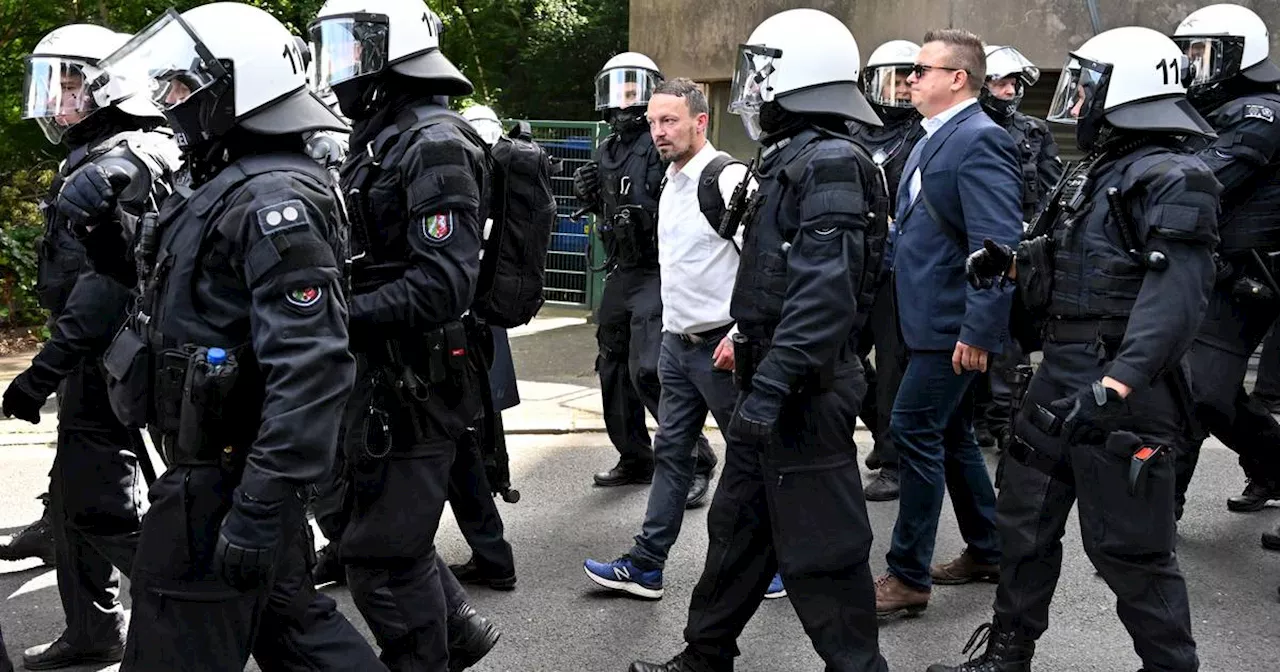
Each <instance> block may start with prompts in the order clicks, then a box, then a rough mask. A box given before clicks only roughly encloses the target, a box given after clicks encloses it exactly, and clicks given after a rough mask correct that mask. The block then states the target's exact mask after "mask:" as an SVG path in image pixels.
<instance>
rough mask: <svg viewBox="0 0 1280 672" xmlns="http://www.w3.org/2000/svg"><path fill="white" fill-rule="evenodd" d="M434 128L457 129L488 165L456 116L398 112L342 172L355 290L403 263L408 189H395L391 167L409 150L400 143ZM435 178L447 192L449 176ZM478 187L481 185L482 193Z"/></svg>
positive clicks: (430, 108) (484, 204) (399, 271)
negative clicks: (450, 126) (445, 126)
mask: <svg viewBox="0 0 1280 672" xmlns="http://www.w3.org/2000/svg"><path fill="white" fill-rule="evenodd" d="M439 123H449V124H452V125H453V126H454V127H455V128H458V129H459V130H460V131H461V132H462V133H463V135H464V136H466V137H467V138H468V139H470V140H471V141H472V142H473V143H474V144H475V145H476V147H477V148H479V149H480V150H481V151H483V152H484V154H485V159H486V161H488V162H489V165H493V163H492V158H491V157H490V154H489V148H488V145H487V144H485V142H484V140H483V139H481V138H480V136H479V135H477V134H476V132H475V131H474V130H473V129H472V128H471V126H470V124H469V123H468V122H467V121H466V120H465V119H463V118H462V116H461V115H458V114H457V113H455V112H452V111H451V110H449V109H447V108H444V107H441V106H439V105H421V106H418V107H415V108H411V109H408V110H405V111H404V112H401V113H400V115H399V116H397V117H396V121H395V123H393V124H391V125H390V126H387V127H386V128H384V129H382V131H381V132H379V133H378V135H377V136H376V137H375V138H374V139H373V142H371V143H369V146H368V150H367V151H365V152H362V153H360V154H358V155H356V156H354V157H353V158H350V159H349V160H348V161H347V163H346V164H345V165H343V167H342V170H341V182H342V192H343V196H344V197H345V199H346V206H347V215H348V216H349V217H350V219H351V233H352V235H351V243H352V252H353V255H354V257H356V258H357V259H358V260H359V261H358V263H357V264H356V265H355V266H354V267H353V269H352V279H353V281H354V283H355V285H356V287H357V291H368V290H369V289H370V288H373V287H377V286H379V285H382V284H385V283H386V282H390V281H392V280H394V279H396V278H398V277H400V276H401V275H403V272H404V269H405V268H406V266H407V265H408V263H409V252H410V247H409V240H408V235H409V222H410V216H409V204H408V202H407V201H406V193H407V189H408V185H404V184H401V182H400V178H399V176H398V174H397V173H396V172H395V170H394V167H395V166H397V165H399V163H400V162H401V161H402V160H403V158H404V154H405V152H406V151H408V150H409V148H410V147H412V146H413V143H412V142H407V141H406V142H402V140H412V138H413V137H414V136H415V135H416V134H417V132H418V131H421V130H425V129H426V128H428V127H430V126H432V125H435V124H439ZM440 179H441V180H443V181H444V184H443V187H442V189H443V191H445V192H446V193H448V192H449V191H450V188H449V180H450V177H449V176H448V175H444V176H441V177H440ZM484 186H485V185H481V187H482V191H483V187H484ZM488 217H489V199H488V198H486V194H485V193H481V195H480V213H479V217H478V220H477V221H479V222H482V223H483V222H484V221H485V220H486V219H488Z"/></svg>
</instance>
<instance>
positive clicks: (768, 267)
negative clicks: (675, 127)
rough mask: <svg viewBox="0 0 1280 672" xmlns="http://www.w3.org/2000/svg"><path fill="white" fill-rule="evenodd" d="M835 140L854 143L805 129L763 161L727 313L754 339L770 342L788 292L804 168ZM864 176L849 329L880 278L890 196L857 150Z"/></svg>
mask: <svg viewBox="0 0 1280 672" xmlns="http://www.w3.org/2000/svg"><path fill="white" fill-rule="evenodd" d="M829 139H838V140H843V141H847V142H850V143H852V144H854V146H855V147H856V146H857V143H855V142H853V141H852V139H851V138H848V137H847V136H838V135H835V134H833V133H829V132H824V131H819V130H816V129H808V130H805V131H802V132H801V133H799V134H797V135H796V136H794V137H792V138H791V141H790V142H789V143H788V144H787V145H786V146H785V147H783V148H781V149H778V150H775V153H774V154H773V155H772V156H770V157H767V158H766V159H765V160H764V163H763V166H762V171H761V179H760V186H759V188H758V189H757V190H756V192H755V195H754V196H753V206H752V207H753V208H754V209H755V215H754V218H753V219H752V220H750V221H748V222H747V224H746V227H747V229H746V236H745V238H744V240H743V245H742V261H741V263H740V264H739V266H738V277H737V282H736V283H735V285H734V291H733V299H732V301H731V305H730V312H731V313H732V314H733V316H734V317H735V318H736V319H737V320H738V329H739V331H741V332H742V333H743V334H745V335H746V336H747V337H748V338H750V339H752V340H754V341H764V342H769V341H772V340H773V332H774V329H776V328H777V326H778V322H779V321H781V319H782V304H783V301H784V300H785V298H786V293H787V250H788V249H789V248H790V247H791V242H792V241H793V240H794V239H795V237H796V235H797V234H798V233H799V232H800V202H799V189H800V187H801V186H802V185H800V184H799V180H800V179H801V178H802V176H803V174H804V171H805V169H806V168H807V167H808V164H809V161H810V160H811V159H812V157H813V154H814V153H815V152H816V151H817V150H818V143H819V142H820V141H822V140H829ZM857 155H858V156H859V158H860V160H861V163H862V164H863V165H862V171H863V174H864V175H866V176H868V177H869V178H870V180H869V181H870V183H871V187H870V188H868V187H867V186H866V185H863V186H862V188H863V190H864V192H865V193H867V196H868V198H870V200H871V204H870V206H871V207H870V210H869V212H868V215H867V229H866V230H865V232H864V246H863V258H862V277H861V278H860V279H859V284H858V295H857V296H856V297H855V299H856V301H857V316H856V318H855V320H854V328H853V332H854V333H857V332H858V331H860V330H861V328H862V325H863V324H864V323H865V322H866V318H867V314H868V313H869V312H870V310H871V304H872V302H873V301H874V298H875V294H876V291H877V290H878V289H879V284H878V283H879V282H880V278H881V273H880V267H881V263H882V261H883V258H884V250H885V241H886V239H887V238H888V233H889V226H888V222H889V203H890V201H889V196H888V190H887V189H886V185H884V184H883V182H882V179H883V178H882V177H881V176H880V171H878V170H876V167H875V164H873V163H872V162H871V159H870V158H869V157H868V156H866V152H864V151H862V149H861V147H859V148H858V152H857Z"/></svg>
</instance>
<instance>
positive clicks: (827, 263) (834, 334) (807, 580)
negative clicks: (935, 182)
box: [684, 127, 889, 672]
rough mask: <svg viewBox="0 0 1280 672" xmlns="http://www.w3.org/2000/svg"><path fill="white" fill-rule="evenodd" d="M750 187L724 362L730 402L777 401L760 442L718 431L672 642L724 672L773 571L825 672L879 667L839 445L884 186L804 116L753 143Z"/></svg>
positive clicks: (871, 599) (847, 436)
mask: <svg viewBox="0 0 1280 672" xmlns="http://www.w3.org/2000/svg"><path fill="white" fill-rule="evenodd" d="M759 184H760V187H759V189H758V191H757V192H756V194H755V196H754V198H755V199H756V200H757V201H758V203H759V205H758V208H759V209H758V211H757V212H758V216H757V218H756V219H754V220H753V221H751V222H748V224H747V229H746V238H745V240H744V244H743V249H742V262H741V265H740V266H739V269H738V278H737V283H736V286H735V288H734V292H733V299H732V303H731V313H732V315H733V317H734V318H735V319H736V320H737V322H738V328H739V330H740V331H741V333H742V334H743V335H745V337H746V339H747V342H746V343H740V344H738V347H737V348H736V349H735V374H736V376H737V377H739V378H740V385H744V386H748V385H749V386H750V387H751V388H752V389H753V390H754V391H753V392H750V393H744V395H743V396H741V397H740V399H739V412H741V409H742V408H743V407H744V406H745V405H747V404H749V403H750V400H751V399H753V398H756V397H758V396H761V395H765V394H773V395H778V394H780V395H781V409H780V412H779V413H778V416H777V423H776V425H774V427H775V433H774V434H773V436H772V438H771V439H769V440H767V441H766V442H764V444H763V445H762V444H759V443H750V442H747V441H746V440H745V439H744V437H742V436H737V435H735V432H734V431H733V430H731V431H730V436H729V444H728V449H727V451H726V456H725V465H724V471H723V473H722V474H721V476H720V482H719V485H718V486H717V489H716V493H715V497H714V499H713V501H712V503H711V510H710V512H709V513H708V514H707V526H708V530H709V536H710V545H709V547H708V549H707V564H706V567H705V569H704V570H703V573H702V577H701V579H699V581H698V584H697V586H696V587H695V588H694V592H693V598H692V601H691V604H690V607H689V622H688V625H687V627H686V628H685V633H684V636H685V641H686V642H687V643H688V648H687V649H686V655H692V656H695V657H697V658H700V659H702V660H703V661H706V662H707V663H709V664H710V665H709V666H710V668H711V669H714V670H719V669H731V666H732V658H733V657H734V656H736V655H738V648H737V645H736V640H737V638H738V636H739V635H740V634H741V633H742V630H743V628H744V627H745V626H746V624H747V622H748V621H749V620H750V619H751V616H752V615H753V614H754V613H755V611H756V608H757V607H758V606H759V604H760V602H761V600H763V599H764V593H765V589H766V588H767V587H768V585H769V582H770V580H771V579H772V578H773V576H774V573H775V572H777V571H779V570H780V571H781V574H782V578H783V582H784V584H785V585H786V587H787V593H788V596H789V597H790V599H791V604H792V606H794V607H795V610H796V613H797V614H798V615H799V616H800V620H801V622H802V623H803V624H804V627H805V631H806V632H807V633H808V635H809V638H810V639H811V640H812V641H813V646H814V649H815V650H816V651H817V652H818V655H820V656H821V657H822V659H823V660H824V661H825V662H826V665H827V669H828V670H838V671H840V672H850V671H854V670H857V671H859V672H861V671H866V670H877V671H878V670H887V669H888V667H887V665H886V664H885V661H884V658H882V657H881V656H880V653H879V644H878V634H877V633H878V627H877V624H876V614H875V590H874V587H873V585H872V578H871V569H870V567H869V566H868V565H867V559H868V555H869V553H870V550H871V527H870V523H869V522H868V519H867V509H866V502H865V501H864V500H863V497H862V479H861V477H860V475H859V474H860V472H859V469H858V464H857V447H856V446H855V445H854V442H853V426H854V422H855V418H856V415H857V413H858V410H859V408H860V406H861V403H862V397H863V395H864V394H865V393H866V389H867V386H866V381H865V379H864V377H863V372H862V365H861V363H860V360H859V358H858V353H857V336H858V333H859V329H860V328H861V326H862V324H861V322H862V321H863V320H865V316H866V303H867V302H868V301H869V296H868V294H869V292H870V291H871V282H872V281H873V279H874V277H875V276H876V275H878V274H879V272H880V269H879V262H880V259H881V254H882V249H883V247H882V246H883V243H884V231H885V229H884V227H883V222H885V218H886V217H887V215H888V203H889V202H888V200H887V194H886V190H885V186H884V184H883V183H882V181H881V179H880V177H879V171H877V170H876V168H875V166H874V164H872V162H871V160H870V158H869V157H868V156H867V155H866V153H865V152H863V151H862V150H861V149H860V148H859V147H858V146H857V145H856V144H855V143H854V142H852V141H851V140H850V139H849V138H848V137H847V136H839V135H836V134H834V133H831V132H829V131H824V130H818V129H815V128H809V127H806V128H804V130H801V131H799V132H798V133H796V134H795V135H793V136H791V137H790V138H789V140H783V141H781V142H777V143H775V144H773V145H772V146H770V147H768V148H767V149H766V150H765V152H764V154H763V157H762V166H761V174H760V176H759ZM877 220H878V222H879V223H880V225H881V229H880V231H881V233H880V235H879V236H877V237H876V238H877V240H876V241H872V240H871V237H870V236H869V234H868V231H869V230H870V229H871V228H872V225H875V224H876V223H877ZM873 245H874V247H877V248H879V249H878V250H874V253H872V252H871V251H868V250H869V248H871V247H873ZM784 314H785V315H787V316H788V318H789V319H785V320H784V319H783V315H784ZM753 371H754V373H753ZM735 422H736V418H735Z"/></svg>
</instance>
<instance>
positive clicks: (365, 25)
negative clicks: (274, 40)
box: [311, 14, 388, 90]
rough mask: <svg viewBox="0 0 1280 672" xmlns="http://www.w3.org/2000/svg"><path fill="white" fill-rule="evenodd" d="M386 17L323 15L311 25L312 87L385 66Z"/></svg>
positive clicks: (349, 77) (321, 87)
mask: <svg viewBox="0 0 1280 672" xmlns="http://www.w3.org/2000/svg"><path fill="white" fill-rule="evenodd" d="M387 35H388V28H387V17H386V16H383V15H381V14H362V15H348V16H326V17H324V18H322V19H320V20H318V21H316V22H315V23H313V24H311V42H312V44H313V45H314V47H313V48H314V51H315V53H316V87H317V88H318V89H321V90H323V89H327V88H329V87H331V86H333V85H334V84H338V83H341V82H345V81H348V80H351V79H355V78H356V77H361V76H363V75H371V74H373V73H375V72H380V71H381V70H382V69H383V68H385V67H387Z"/></svg>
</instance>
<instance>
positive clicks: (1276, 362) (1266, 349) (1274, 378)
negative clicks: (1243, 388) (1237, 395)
mask: <svg viewBox="0 0 1280 672" xmlns="http://www.w3.org/2000/svg"><path fill="white" fill-rule="evenodd" d="M1253 396H1255V397H1257V398H1258V400H1259V401H1261V402H1262V403H1264V404H1268V405H1271V406H1274V405H1276V404H1278V403H1280V329H1276V328H1275V325H1274V324H1273V325H1272V327H1271V331H1270V332H1268V333H1267V337H1266V339H1264V340H1263V341H1262V350H1261V351H1260V352H1259V353H1258V378H1257V380H1255V381H1254V385H1253Z"/></svg>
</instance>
